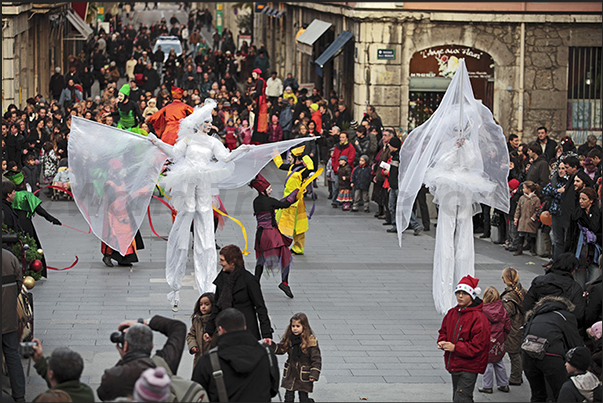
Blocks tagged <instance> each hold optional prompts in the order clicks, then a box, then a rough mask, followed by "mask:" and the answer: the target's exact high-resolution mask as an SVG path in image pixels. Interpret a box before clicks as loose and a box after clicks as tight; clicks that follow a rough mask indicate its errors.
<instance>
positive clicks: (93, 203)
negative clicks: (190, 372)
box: [69, 100, 312, 306]
mask: <svg viewBox="0 0 603 403" xmlns="http://www.w3.org/2000/svg"><path fill="white" fill-rule="evenodd" d="M215 106H216V103H215V101H213V100H207V101H206V102H205V105H203V106H202V107H197V108H195V110H194V112H193V113H192V114H191V115H189V116H187V117H186V118H185V119H183V120H182V121H181V122H180V128H179V134H178V140H177V141H176V143H175V144H174V145H173V146H172V145H169V144H166V143H164V142H162V141H161V140H159V139H157V137H155V136H154V135H149V137H144V136H141V135H138V134H135V133H132V132H128V131H124V130H120V129H117V128H114V127H110V126H106V125H101V124H98V123H95V122H91V121H88V120H85V119H81V118H77V117H74V118H73V121H72V128H71V136H70V139H69V165H70V174H71V175H72V178H73V180H72V182H71V184H72V190H73V194H74V199H75V201H76V203H77V205H78V207H79V209H80V211H81V212H82V215H83V216H84V218H85V219H86V221H88V223H89V224H90V226H91V228H92V231H93V232H94V234H95V235H96V236H97V237H99V238H100V239H101V240H102V241H103V242H105V243H106V244H107V245H109V246H110V247H111V248H113V249H115V250H119V251H120V253H122V254H124V253H125V251H126V250H127V247H128V246H129V245H130V243H131V242H132V240H133V239H134V236H135V235H136V231H137V230H138V229H139V228H140V225H141V224H142V221H143V218H144V214H145V213H146V210H147V209H148V207H149V203H150V199H151V197H152V192H153V189H154V187H155V184H156V183H157V180H158V178H159V174H160V172H161V169H162V166H163V164H164V163H165V161H166V159H167V158H169V159H170V160H171V161H172V162H173V164H172V165H171V166H170V170H169V172H168V173H167V175H166V177H165V180H164V186H165V188H166V189H167V190H168V191H169V192H170V196H171V199H172V203H173V205H174V208H175V209H176V210H177V211H178V214H177V215H176V219H175V221H174V224H173V226H172V229H171V231H170V234H169V238H168V245H167V253H166V280H167V283H168V285H169V286H170V288H171V289H172V291H171V292H170V293H169V294H168V300H169V301H170V302H171V303H172V304H173V305H175V306H177V305H178V303H179V299H180V298H179V290H180V288H181V285H182V278H183V276H184V274H185V269H186V262H187V254H188V247H189V240H190V227H191V223H192V222H194V231H193V232H194V257H193V262H194V268H195V278H196V282H197V287H198V291H199V293H200V294H201V293H203V292H208V291H213V289H214V285H213V284H212V282H213V280H214V279H215V277H216V275H217V255H216V249H215V238H214V227H213V212H212V199H213V195H215V194H217V193H218V189H234V188H237V187H241V186H243V185H246V184H247V183H249V182H250V181H251V180H252V179H253V178H255V176H256V175H257V174H258V173H259V172H260V171H261V169H262V168H263V167H264V166H265V165H266V164H267V163H268V162H270V161H271V160H272V158H273V157H274V156H276V155H279V154H281V153H283V152H285V151H287V150H288V149H290V148H291V147H294V146H295V145H297V144H299V143H301V142H303V141H308V140H311V139H312V138H304V139H294V140H289V141H282V142H278V143H270V144H264V145H261V146H248V145H242V146H240V147H239V148H237V149H235V150H234V151H233V152H230V151H229V150H228V149H227V148H225V147H224V145H223V144H222V143H221V142H220V140H218V139H216V138H214V137H211V136H209V135H208V134H207V132H208V131H209V128H210V127H211V119H212V118H211V110H212V109H213V108H214V107H215ZM116 170H119V177H120V179H121V181H120V182H119V186H120V187H119V189H118V190H119V191H117V192H116V191H111V192H108V191H104V190H103V189H104V187H106V185H105V183H106V182H107V172H109V173H110V174H111V176H113V175H114V174H115V173H116V172H115V171H116ZM115 205H117V206H118V207H119V209H118V210H116V208H115ZM109 206H112V208H109ZM115 211H119V212H120V216H119V217H118V218H119V222H120V223H122V224H123V223H124V220H126V221H127V222H126V223H125V224H127V225H120V226H119V227H118V226H116V225H112V224H111V223H113V222H116V220H115V217H113V215H115Z"/></svg>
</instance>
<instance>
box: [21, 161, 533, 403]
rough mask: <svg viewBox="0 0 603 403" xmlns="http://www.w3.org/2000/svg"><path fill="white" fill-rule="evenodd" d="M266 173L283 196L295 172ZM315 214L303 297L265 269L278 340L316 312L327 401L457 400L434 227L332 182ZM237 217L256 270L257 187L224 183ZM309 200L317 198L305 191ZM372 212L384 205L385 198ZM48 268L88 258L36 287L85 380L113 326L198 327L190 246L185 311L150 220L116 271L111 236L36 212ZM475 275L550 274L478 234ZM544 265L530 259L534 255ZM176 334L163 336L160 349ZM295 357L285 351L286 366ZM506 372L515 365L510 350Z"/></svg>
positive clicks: (155, 213)
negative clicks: (347, 195)
mask: <svg viewBox="0 0 603 403" xmlns="http://www.w3.org/2000/svg"><path fill="white" fill-rule="evenodd" d="M262 174H263V175H264V176H265V177H266V178H267V179H268V180H269V181H270V182H271V183H272V186H273V188H274V189H275V192H274V194H275V196H276V197H280V195H282V189H283V180H284V178H285V176H286V174H285V172H282V171H278V170H276V169H275V168H274V166H273V165H272V164H270V165H269V166H268V167H267V168H265V169H264V170H263V171H262ZM317 194H318V197H319V198H318V200H317V201H316V212H315V214H314V216H313V217H312V220H311V221H310V230H309V231H308V233H307V235H306V254H305V255H303V256H295V257H294V266H293V269H292V271H291V275H290V284H291V288H292V290H293V293H294V294H295V298H294V299H289V298H287V297H285V296H284V294H283V293H282V292H281V291H280V290H279V289H278V288H277V285H278V283H279V282H280V278H278V276H277V278H275V277H273V276H269V275H268V274H265V275H264V277H263V278H262V290H263V292H264V298H265V300H266V304H267V307H268V312H269V314H270V317H271V321H272V324H273V328H274V329H275V332H274V338H275V339H276V340H279V339H280V337H281V336H282V334H283V333H284V330H285V328H286V326H287V325H288V323H289V318H290V317H291V315H292V314H294V313H296V312H305V313H306V314H307V315H308V317H309V321H310V325H311V326H312V329H313V330H314V332H315V334H316V336H317V339H318V342H319V345H320V347H321V350H322V357H323V370H322V375H321V379H320V381H319V382H318V383H317V384H316V385H315V389H314V390H315V392H314V393H313V397H314V398H315V399H316V400H317V401H359V399H360V398H363V397H366V398H367V399H368V400H369V401H450V400H451V397H452V386H451V378H450V375H449V374H448V373H447V371H446V370H445V368H444V360H443V353H442V352H441V351H440V350H438V349H437V348H436V339H437V336H438V329H439V327H440V324H441V321H442V316H440V315H439V314H438V313H437V312H436V311H435V309H434V306H433V302H432V301H433V300H432V294H431V282H432V278H431V271H432V265H431V261H432V259H433V248H434V239H435V238H434V237H435V230H436V228H435V227H432V231H430V232H427V233H423V234H421V236H416V237H415V236H412V234H409V235H404V238H403V242H402V247H401V248H400V247H399V246H398V239H397V237H396V236H395V235H394V234H389V233H386V232H385V229H386V227H384V226H382V225H381V223H382V221H380V220H377V219H375V218H374V217H373V214H372V213H369V214H364V213H358V214H354V213H347V212H342V211H341V210H339V209H337V210H336V209H333V208H331V206H330V203H329V202H328V201H327V200H326V195H327V191H326V188H325V187H324V186H321V187H319V188H318V190H317ZM221 197H222V200H223V202H224V205H225V206H226V209H227V210H228V212H229V214H231V215H232V216H233V217H235V218H237V219H239V220H240V221H241V222H242V223H243V224H244V225H245V227H246V229H247V235H248V245H247V248H248V250H249V251H250V254H249V255H247V256H246V257H245V263H246V266H247V268H248V269H249V270H253V267H254V266H255V254H254V251H253V242H254V236H255V219H254V217H253V210H252V200H253V197H254V193H253V192H252V191H251V190H249V189H248V188H241V189H237V190H229V191H222V192H221ZM42 200H43V202H44V208H45V209H47V210H48V211H49V212H50V213H51V214H53V215H55V216H56V217H58V218H59V219H60V220H61V221H62V222H64V223H65V224H67V225H70V226H73V227H76V228H79V229H82V230H86V229H87V224H86V222H85V221H84V219H83V217H82V215H81V214H80V213H79V211H78V210H77V208H76V207H75V205H74V203H73V202H68V201H50V200H49V199H47V198H46V197H44V196H43V199H42ZM306 203H307V205H308V208H310V207H311V205H312V201H311V200H310V199H306ZM371 209H372V210H373V211H375V206H374V205H372V206H371ZM151 212H152V217H153V225H154V227H155V229H156V231H157V232H158V233H159V234H160V235H162V236H167V234H168V233H169V229H170V225H171V218H170V214H169V211H168V210H167V209H166V208H165V207H164V206H163V205H161V204H160V203H159V202H158V201H156V200H152V202H151ZM34 223H35V225H36V228H37V231H38V234H39V236H40V238H41V240H42V244H43V247H44V250H45V254H46V259H47V262H48V264H49V265H51V266H54V267H65V266H67V265H69V264H71V263H72V262H73V260H74V258H75V256H76V255H77V256H78V257H79V262H78V264H77V265H76V266H75V267H74V268H72V269H70V270H67V271H60V272H55V271H51V272H50V273H49V277H48V279H47V280H42V281H39V282H38V283H37V284H36V287H35V288H34V289H33V290H32V292H33V294H34V304H35V306H34V313H35V330H34V333H35V337H37V338H40V339H41V340H42V343H43V346H44V350H45V352H46V353H50V352H51V351H52V349H53V348H56V347H58V346H63V345H67V346H70V347H72V348H74V349H75V350H77V351H79V352H80V353H81V354H82V355H83V356H84V359H85V369H84V374H83V375H84V377H85V378H86V379H87V380H88V383H89V384H90V385H91V387H93V388H94V389H96V388H97V387H98V385H99V384H100V380H101V376H102V373H103V370H104V369H105V368H108V367H110V366H113V365H114V364H115V363H116V362H117V361H118V359H119V356H118V353H117V351H116V350H115V347H114V346H113V345H112V343H111V342H110V340H109V335H110V333H111V332H113V331H114V330H115V329H116V328H117V325H118V324H119V323H120V322H121V321H123V320H125V319H137V318H138V317H144V318H149V317H151V316H153V315H164V316H167V317H174V318H177V319H180V320H182V321H184V322H185V323H186V324H187V326H190V314H191V313H192V307H193V304H194V303H195V301H196V299H197V298H198V296H199V293H198V291H197V290H196V289H195V288H196V284H195V282H194V277H193V273H192V272H193V267H192V260H190V257H191V256H192V254H189V263H188V266H187V276H186V278H185V281H184V282H183V288H182V290H181V304H180V311H179V312H177V313H173V312H172V311H171V307H170V306H169V303H168V301H167V298H166V294H167V292H168V291H169V287H168V286H167V284H166V283H165V278H164V276H165V248H166V242H165V241H163V240H161V239H159V238H157V237H155V236H153V235H152V232H151V231H150V227H149V223H148V220H147V219H145V221H144V222H143V225H142V227H141V233H142V235H143V238H144V242H145V249H143V250H141V251H139V259H140V262H138V263H135V264H134V266H133V267H132V268H127V267H118V266H116V267H113V268H108V267H105V265H104V264H103V263H102V262H101V257H102V256H101V253H100V241H99V240H98V239H97V238H96V237H95V236H94V235H92V234H90V235H86V234H81V233H78V232H76V231H73V230H69V229H67V228H65V227H57V226H53V225H51V224H50V223H48V222H46V221H45V220H44V219H43V218H40V217H35V218H34ZM216 239H217V242H218V244H220V245H222V246H224V245H226V244H229V243H235V244H237V245H239V246H241V247H243V243H244V241H243V236H242V233H241V230H240V228H239V227H238V226H236V225H235V224H234V223H232V222H231V221H230V220H229V219H226V225H225V227H224V230H223V231H218V233H217V234H216ZM475 250H476V276H477V277H478V278H479V279H480V287H481V288H482V289H485V288H486V287H487V286H488V285H494V286H496V287H497V288H498V289H499V290H500V291H502V290H503V288H504V287H503V284H502V280H501V272H502V269H503V268H504V267H506V266H507V265H513V266H514V267H516V268H518V270H519V273H520V277H521V280H522V282H523V283H524V286H526V287H528V286H529V284H530V282H531V280H532V278H533V277H534V276H535V275H537V274H540V273H542V267H541V266H540V264H541V263H542V262H543V260H542V259H537V260H534V259H535V258H533V257H528V256H512V254H511V253H509V252H506V251H504V249H503V248H501V247H500V246H498V245H493V244H491V243H490V242H487V241H484V240H480V239H477V238H476V240H475ZM530 262H532V263H535V264H532V265H530V264H528V263H530ZM164 341H165V337H163V336H161V335H160V334H157V333H156V334H155V340H154V344H155V346H156V347H157V348H159V347H160V346H161V345H162V343H163V342H164ZM284 361H285V357H284V356H279V362H280V367H281V370H282V366H283V364H284ZM505 363H506V365H507V370H509V368H510V364H509V361H508V359H506V358H505ZM191 371H192V356H191V355H190V354H188V352H187V351H185V353H184V355H183V359H182V362H181V364H180V368H179V374H180V375H182V376H184V377H188V376H190V374H191ZM480 386H481V376H480V377H479V379H478V384H477V386H476V391H475V400H476V401H527V400H529V386H528V384H527V382H526V383H524V384H523V385H522V386H514V387H512V389H511V392H510V393H508V394H503V393H496V392H495V393H494V394H493V395H488V396H486V395H483V394H481V393H478V392H477V387H480ZM43 390H45V385H44V383H43V382H40V379H39V377H38V376H37V375H36V374H35V371H33V370H32V373H31V374H30V376H29V377H28V391H27V397H28V398H29V399H32V398H33V397H35V396H36V395H37V394H38V393H40V392H41V391H43Z"/></svg>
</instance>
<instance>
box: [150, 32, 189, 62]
mask: <svg viewBox="0 0 603 403" xmlns="http://www.w3.org/2000/svg"><path fill="white" fill-rule="evenodd" d="M158 46H161V50H162V51H163V53H164V57H163V62H164V63H165V62H166V60H167V59H168V56H169V54H170V49H174V51H175V52H176V55H177V56H180V55H181V54H182V43H180V39H178V37H177V36H160V37H158V38H157V41H156V42H155V46H154V47H153V53H155V52H156V51H157V47H158Z"/></svg>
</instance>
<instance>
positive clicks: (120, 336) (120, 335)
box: [109, 330, 126, 346]
mask: <svg viewBox="0 0 603 403" xmlns="http://www.w3.org/2000/svg"><path fill="white" fill-rule="evenodd" d="M109 338H110V339H111V342H112V343H115V344H119V345H121V346H123V345H124V342H125V340H126V333H125V332H124V331H123V330H122V331H119V332H113V333H111V336H110V337H109Z"/></svg>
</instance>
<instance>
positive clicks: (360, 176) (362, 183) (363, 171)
mask: <svg viewBox="0 0 603 403" xmlns="http://www.w3.org/2000/svg"><path fill="white" fill-rule="evenodd" d="M372 180H373V176H372V175H371V167H370V166H368V165H365V166H357V167H356V168H354V170H353V171H352V183H353V184H354V190H368V189H369V187H370V186H371V181H372Z"/></svg>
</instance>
